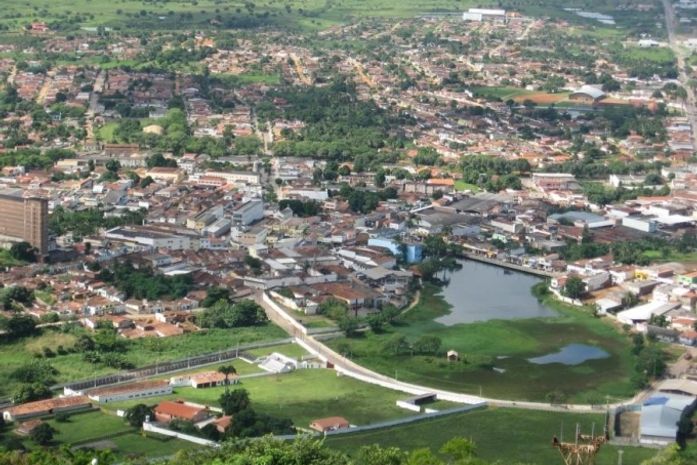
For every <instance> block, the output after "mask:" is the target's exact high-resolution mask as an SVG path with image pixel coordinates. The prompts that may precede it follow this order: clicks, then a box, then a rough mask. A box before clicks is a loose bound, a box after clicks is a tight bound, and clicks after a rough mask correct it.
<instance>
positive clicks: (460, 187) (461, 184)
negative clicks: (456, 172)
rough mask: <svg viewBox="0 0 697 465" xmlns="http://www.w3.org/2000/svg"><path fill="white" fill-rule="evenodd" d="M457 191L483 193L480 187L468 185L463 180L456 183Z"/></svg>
mask: <svg viewBox="0 0 697 465" xmlns="http://www.w3.org/2000/svg"><path fill="white" fill-rule="evenodd" d="M455 190H456V191H467V190H469V191H472V192H479V191H481V189H480V187H479V186H476V185H474V184H468V183H466V182H465V181H463V180H462V179H459V180H457V181H455Z"/></svg>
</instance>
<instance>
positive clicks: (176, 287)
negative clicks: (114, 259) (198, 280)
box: [99, 263, 193, 300]
mask: <svg viewBox="0 0 697 465" xmlns="http://www.w3.org/2000/svg"><path fill="white" fill-rule="evenodd" d="M99 279H101V280H102V281H104V282H106V283H109V284H113V285H114V286H116V288H117V289H118V290H120V291H122V292H123V293H125V294H126V298H135V299H149V300H157V299H161V298H165V297H167V298H170V299H178V298H181V297H184V296H185V295H186V294H187V293H188V292H189V291H190V290H191V288H192V287H193V282H192V279H191V276H189V275H183V276H182V275H179V276H164V275H162V274H155V273H154V272H153V271H151V270H150V269H147V268H135V267H134V266H133V264H131V263H116V264H114V266H113V267H112V268H111V269H104V270H102V271H100V272H99Z"/></svg>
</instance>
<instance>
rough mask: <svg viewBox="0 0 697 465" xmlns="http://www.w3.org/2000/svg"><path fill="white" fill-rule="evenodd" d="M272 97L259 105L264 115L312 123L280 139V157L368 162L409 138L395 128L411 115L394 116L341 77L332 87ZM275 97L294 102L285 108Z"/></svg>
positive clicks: (291, 90)
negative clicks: (361, 96)
mask: <svg viewBox="0 0 697 465" xmlns="http://www.w3.org/2000/svg"><path fill="white" fill-rule="evenodd" d="M268 98H269V101H265V102H262V103H260V104H259V105H258V107H257V113H258V114H259V116H260V117H261V118H262V119H274V118H277V117H280V116H283V117H285V118H286V119H289V120H300V121H303V122H304V123H305V124H306V126H305V127H304V128H303V129H302V130H301V131H300V132H299V133H292V132H290V133H286V136H287V140H285V141H280V142H278V143H276V144H274V153H275V154H276V155H277V156H299V157H313V158H323V159H327V160H336V161H344V160H355V159H357V158H361V159H363V160H364V161H365V160H370V159H371V157H373V156H375V155H377V152H378V150H379V149H382V148H384V147H386V146H390V145H391V146H399V145H400V144H402V143H403V141H402V139H401V138H400V137H398V136H397V135H396V131H394V129H395V128H396V127H398V126H399V125H400V124H403V123H405V122H406V120H405V119H404V118H403V117H393V116H390V115H389V114H388V113H387V112H385V111H383V110H381V109H380V108H378V106H377V105H376V104H375V103H374V102H364V101H360V100H358V98H357V96H356V88H355V85H354V84H353V83H351V82H348V81H343V80H336V81H334V82H332V83H331V84H330V85H328V86H326V87H310V88H307V89H295V88H289V89H282V90H279V91H275V92H272V93H271V94H270V95H269V97H268ZM273 98H280V99H283V100H285V101H287V102H288V105H287V106H286V107H285V108H284V110H283V111H282V113H280V112H279V110H277V109H276V107H275V105H273V103H271V101H270V100H271V99H273Z"/></svg>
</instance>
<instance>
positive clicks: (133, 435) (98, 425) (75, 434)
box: [24, 411, 198, 458]
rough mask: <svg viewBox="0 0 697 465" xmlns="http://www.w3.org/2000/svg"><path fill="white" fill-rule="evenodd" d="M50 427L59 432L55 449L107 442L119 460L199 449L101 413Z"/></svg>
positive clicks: (72, 417)
mask: <svg viewBox="0 0 697 465" xmlns="http://www.w3.org/2000/svg"><path fill="white" fill-rule="evenodd" d="M48 423H49V424H50V425H51V426H52V427H53V428H54V429H55V430H56V434H55V436H54V439H53V444H55V445H68V446H76V447H90V446H91V445H92V444H94V443H97V442H100V441H106V442H108V443H110V445H111V446H115V447H116V448H115V449H114V453H115V454H116V455H117V456H118V457H149V458H156V457H163V456H167V455H171V454H174V453H175V452H177V451H178V450H183V449H193V448H195V447H198V446H196V445H195V444H192V443H189V442H186V441H180V440H178V439H174V438H169V437H163V436H160V435H153V434H150V433H148V434H147V435H143V434H142V433H141V432H140V431H139V430H138V429H137V428H133V427H131V426H130V425H128V424H127V423H126V422H125V421H124V419H123V418H119V417H117V416H115V415H110V414H106V413H104V412H101V411H90V412H83V413H76V414H73V415H70V417H69V418H68V420H67V421H65V422H59V421H56V420H55V419H50V420H48ZM24 444H25V446H27V447H29V448H30V449H31V448H38V447H39V446H38V445H36V444H34V443H33V442H32V441H31V440H28V439H25V440H24Z"/></svg>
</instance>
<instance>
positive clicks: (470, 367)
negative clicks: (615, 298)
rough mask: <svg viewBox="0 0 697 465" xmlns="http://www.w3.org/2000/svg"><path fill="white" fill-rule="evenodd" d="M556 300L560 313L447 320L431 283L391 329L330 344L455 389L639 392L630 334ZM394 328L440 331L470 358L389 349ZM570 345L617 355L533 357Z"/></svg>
mask: <svg viewBox="0 0 697 465" xmlns="http://www.w3.org/2000/svg"><path fill="white" fill-rule="evenodd" d="M552 305H554V306H555V308H556V309H557V310H558V311H559V316H558V317H555V318H547V319H521V320H491V321H486V322H478V323H471V324H458V325H454V326H444V325H442V324H440V323H437V322H435V321H434V318H436V317H438V316H440V315H443V314H446V313H448V312H449V311H450V310H449V308H450V307H449V305H448V304H447V303H446V302H445V301H444V300H443V299H442V298H441V296H440V295H439V294H438V288H436V287H434V286H431V285H428V286H426V287H425V288H424V290H423V292H422V298H421V301H420V302H419V304H418V305H416V306H415V307H414V308H413V309H412V310H411V311H410V312H408V313H407V314H405V316H404V317H402V318H401V319H400V320H399V321H397V322H396V324H394V325H393V326H392V327H390V328H389V329H388V330H387V332H385V333H383V334H374V333H371V332H369V333H367V334H365V335H363V336H362V337H358V338H354V339H347V338H339V339H334V340H332V341H331V342H330V344H331V345H332V346H333V347H335V348H339V349H341V350H342V351H344V352H345V351H346V350H347V349H348V353H349V356H350V357H351V358H352V359H353V360H355V361H356V362H357V363H359V364H362V365H365V366H367V367H370V368H372V369H374V370H376V371H378V372H380V373H383V374H386V375H388V376H397V378H398V379H400V380H405V381H412V382H415V383H419V384H422V385H426V386H433V387H437V388H443V389H448V390H453V391H459V392H467V393H472V394H479V393H480V392H481V394H482V395H484V396H486V397H492V398H505V399H521V400H523V399H525V400H536V401H544V400H546V395H547V394H548V393H550V392H552V391H561V392H563V393H564V395H565V397H566V400H567V401H569V402H580V403H586V402H588V403H599V402H604V400H605V396H610V398H613V399H619V398H626V397H630V396H631V395H632V394H633V392H634V390H633V388H632V386H631V384H630V374H631V372H632V367H633V360H632V356H631V354H630V351H629V340H628V339H627V337H626V336H625V335H623V334H620V333H619V332H618V331H617V330H616V329H615V328H614V327H613V326H611V325H610V324H608V323H606V322H605V321H602V320H600V319H597V318H594V317H593V316H591V315H590V314H589V313H586V312H583V311H579V310H576V309H571V308H568V307H566V306H565V305H562V304H557V303H552ZM394 334H402V335H404V336H405V337H406V338H407V339H408V340H409V341H412V342H413V341H415V340H416V339H418V338H419V337H420V336H422V335H424V334H429V335H435V336H438V337H439V338H440V339H441V340H442V346H441V350H442V351H447V350H450V349H454V350H456V351H458V352H459V354H460V356H461V359H462V360H461V361H459V362H448V361H446V360H445V357H444V356H442V357H436V356H412V355H409V354H407V355H398V356H396V355H389V354H388V353H387V352H386V350H385V349H384V344H385V342H386V341H387V340H388V339H389V338H390V337H392V336H393V335H394ZM570 343H585V344H590V345H594V346H598V347H601V348H603V349H604V350H605V351H607V352H608V353H609V354H610V357H608V358H605V359H598V360H590V361H587V362H584V363H582V364H580V365H576V366H565V365H561V364H548V365H535V364H532V363H529V362H528V361H527V360H526V359H527V358H530V357H533V356H539V355H544V354H548V353H552V352H557V351H558V350H559V349H560V348H561V347H564V346H565V345H567V344H570ZM494 367H496V368H500V369H503V370H505V372H499V371H497V370H494V369H493V368H494Z"/></svg>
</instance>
